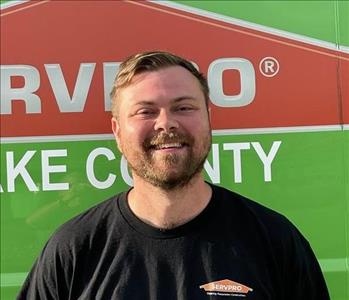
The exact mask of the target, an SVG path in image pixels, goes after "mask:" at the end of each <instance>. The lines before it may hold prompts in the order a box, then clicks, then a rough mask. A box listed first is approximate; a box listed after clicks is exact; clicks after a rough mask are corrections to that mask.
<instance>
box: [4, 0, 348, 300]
mask: <svg viewBox="0 0 349 300" xmlns="http://www.w3.org/2000/svg"><path fill="white" fill-rule="evenodd" d="M348 16H349V2H346V1H316V2H313V1H166V2H165V1H157V2H147V1H138V2H134V1H123V2H121V1H25V2H23V1H22V2H18V1H13V2H11V1H10V2H6V1H5V2H4V3H2V7H1V78H0V79H1V98H0V100H1V101H0V118H1V119H0V120H1V157H0V159H1V160H0V162H1V177H0V196H1V299H14V297H15V295H16V293H17V292H18V289H19V287H20V286H21V284H22V282H23V280H24V278H25V277H26V275H27V272H28V271H29V269H30V267H31V266H32V264H33V262H34V260H35V258H36V257H37V255H38V254H39V252H40V250H41V249H42V247H43V246H44V244H45V242H46V241H47V239H48V238H49V236H50V235H51V234H52V232H53V231H54V230H55V229H56V228H57V227H58V226H59V225H60V224H62V223H63V222H64V221H66V220H67V219H69V218H71V217H73V216H74V215H76V214H78V213H79V212H81V211H83V210H85V209H87V208H88V207H91V206H92V205H95V204H96V203H99V202H101V201H103V200H104V199H106V198H107V197H110V196H112V195H113V194H116V193H117V192H119V191H121V190H125V189H127V188H128V186H129V185H132V178H131V176H130V174H129V171H128V168H127V163H126V161H125V159H124V158H123V157H122V156H121V155H120V153H119V152H117V150H116V147H115V143H114V140H113V137H112V135H111V128H110V98H109V91H110V88H111V85H112V81H113V79H114V76H115V73H116V71H117V69H118V65H119V63H120V61H122V60H123V59H124V58H125V57H127V56H128V55H130V54H133V53H135V52H139V51H144V50H153V49H160V50H168V51H173V52H175V53H177V54H179V55H183V56H184V57H188V58H189V59H191V60H192V61H193V62H195V64H196V65H197V66H198V68H199V69H200V70H202V71H203V72H204V73H205V74H206V75H207V77H208V81H209V85H210V88H211V103H210V106H211V110H212V126H213V145H212V150H211V153H210V155H209V157H208V159H207V161H206V163H205V176H206V179H207V180H208V181H210V182H213V183H216V184H218V185H222V186H225V187H227V188H229V189H232V190H235V191H237V192H239V193H241V194H243V195H245V196H247V197H250V198H252V199H254V200H255V201H258V202H260V203H262V204H264V205H266V206H268V207H271V208H273V209H275V210H276V211H279V212H281V213H283V214H284V215H286V216H287V217H288V218H289V219H290V220H291V221H292V222H293V223H294V224H296V226H297V227H298V228H299V229H300V230H301V232H302V233H303V234H304V235H305V237H306V238H307V239H308V240H309V242H310V244H311V245H312V248H313V249H314V251H315V253H316V255H317V258H318V259H319V262H320V264H321V267H322V269H323V272H324V275H325V278H326V281H327V283H328V286H329V289H330V294H331V299H334V300H347V299H349V224H348V223H349V131H348V128H349V33H348V28H349V24H348V22H349V17H348Z"/></svg>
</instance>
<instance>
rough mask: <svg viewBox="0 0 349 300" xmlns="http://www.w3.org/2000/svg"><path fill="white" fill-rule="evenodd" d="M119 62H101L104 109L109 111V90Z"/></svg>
mask: <svg viewBox="0 0 349 300" xmlns="http://www.w3.org/2000/svg"><path fill="white" fill-rule="evenodd" d="M119 66H120V63H103V77H104V110H105V111H111V98H110V92H111V90H112V88H113V84H114V80H115V76H116V73H117V72H118V70H119Z"/></svg>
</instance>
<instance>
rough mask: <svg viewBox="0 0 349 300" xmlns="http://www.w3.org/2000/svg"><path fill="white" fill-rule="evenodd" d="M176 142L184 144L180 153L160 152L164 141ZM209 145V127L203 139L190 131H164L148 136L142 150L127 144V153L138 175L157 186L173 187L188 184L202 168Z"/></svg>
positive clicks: (166, 188)
mask: <svg viewBox="0 0 349 300" xmlns="http://www.w3.org/2000/svg"><path fill="white" fill-rule="evenodd" d="M173 143H175V144H180V145H181V147H182V149H181V151H179V152H180V153H157V151H158V149H159V147H160V146H161V145H163V144H173ZM125 146H126V145H125ZM210 148H211V133H210V131H209V132H208V133H207V134H206V135H205V136H204V137H203V138H201V139H200V138H197V139H195V138H194V137H193V136H192V135H190V134H189V133H179V132H170V133H164V132H161V133H159V134H156V135H153V136H150V137H147V138H146V139H145V140H144V142H143V144H142V147H141V151H134V150H133V151H132V149H127V147H126V149H125V148H124V150H126V151H124V155H125V157H126V159H127V161H128V164H129V166H130V168H131V169H132V171H133V172H134V173H135V174H136V175H137V176H139V177H141V178H142V179H144V180H145V181H147V182H149V183H150V184H152V185H153V186H155V187H159V188H161V189H164V190H174V189H177V188H181V187H184V186H186V185H187V184H189V182H190V181H191V179H192V178H193V177H195V176H196V175H197V174H199V173H200V172H201V171H202V169H203V166H204V163H205V160H206V158H207V155H208V153H209V151H210ZM132 152H133V153H132ZM183 152H184V153H183Z"/></svg>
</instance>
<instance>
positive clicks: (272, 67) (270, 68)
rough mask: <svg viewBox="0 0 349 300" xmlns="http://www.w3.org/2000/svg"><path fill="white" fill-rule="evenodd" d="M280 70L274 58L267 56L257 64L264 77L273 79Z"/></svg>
mask: <svg viewBox="0 0 349 300" xmlns="http://www.w3.org/2000/svg"><path fill="white" fill-rule="evenodd" d="M279 69H280V65H279V62H278V61H277V59H276V58H274V57H271V56H268V57H264V58H263V59H262V60H261V62H260V63H259V71H260V72H261V73H262V74H263V75H264V76H265V77H274V76H275V75H276V74H277V73H278V72H279Z"/></svg>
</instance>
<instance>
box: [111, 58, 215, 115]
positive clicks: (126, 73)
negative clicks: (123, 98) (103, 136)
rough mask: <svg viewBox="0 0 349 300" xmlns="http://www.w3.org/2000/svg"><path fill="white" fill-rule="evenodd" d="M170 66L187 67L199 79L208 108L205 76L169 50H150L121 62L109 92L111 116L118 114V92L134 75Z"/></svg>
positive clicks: (129, 82) (128, 83)
mask: <svg viewBox="0 0 349 300" xmlns="http://www.w3.org/2000/svg"><path fill="white" fill-rule="evenodd" d="M171 66H180V67H183V68H185V69H187V70H188V71H189V72H190V73H191V74H192V75H193V76H194V77H195V78H196V79H197V80H198V81H199V83H200V86H201V89H202V92H203V94H204V97H205V101H206V106H207V108H208V102H209V88H208V84H207V80H206V78H205V76H204V75H203V74H202V73H200V72H199V71H198V70H197V69H196V68H195V67H194V65H193V64H192V63H191V62H189V61H188V60H186V59H184V58H182V57H180V56H177V55H175V54H172V53H169V52H162V51H152V52H142V53H138V54H135V55H132V56H129V57H128V58H126V59H125V60H124V61H123V62H122V63H121V65H120V67H119V72H118V74H117V76H116V78H115V81H114V84H113V88H112V91H111V93H110V97H111V99H112V114H113V117H117V115H118V99H119V97H118V92H119V91H120V90H121V89H122V88H125V87H127V86H128V85H130V84H131V82H132V79H133V77H134V76H136V75H138V74H141V73H144V72H152V71H158V70H160V69H164V68H168V67H171Z"/></svg>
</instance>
